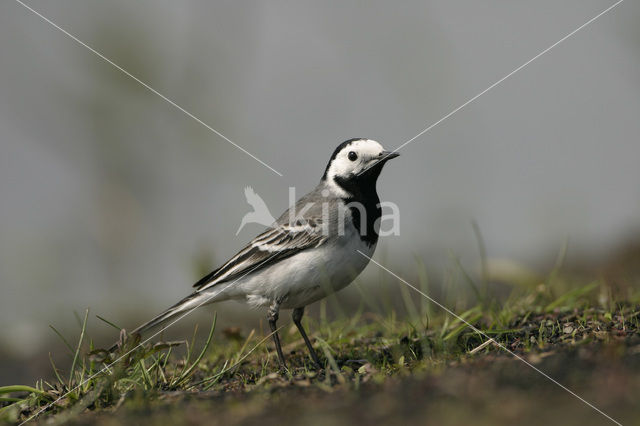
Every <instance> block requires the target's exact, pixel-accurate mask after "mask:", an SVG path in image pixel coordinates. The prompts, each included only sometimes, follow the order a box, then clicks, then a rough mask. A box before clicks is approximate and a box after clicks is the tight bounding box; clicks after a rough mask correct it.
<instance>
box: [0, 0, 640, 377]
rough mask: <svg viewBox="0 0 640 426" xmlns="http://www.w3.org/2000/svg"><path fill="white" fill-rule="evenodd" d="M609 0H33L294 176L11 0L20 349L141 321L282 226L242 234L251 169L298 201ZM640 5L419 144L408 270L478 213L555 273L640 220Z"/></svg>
mask: <svg viewBox="0 0 640 426" xmlns="http://www.w3.org/2000/svg"><path fill="white" fill-rule="evenodd" d="M612 3H613V2H612V1H604V0H571V1H569V0H567V1H562V2H557V1H550V0H541V1H535V2H533V1H497V0H496V1H482V2H479V1H475V0H464V1H410V2H409V1H408V2H401V3H400V2H381V1H377V2H372V1H371V2H337V1H336V2H306V1H305V2H284V1H267V2H264V1H256V2H234V1H215V2H210V1H204V0H202V1H182V2H169V1H149V0H139V1H136V2H130V1H121V0H112V1H109V2H104V1H97V0H75V1H72V0H56V1H44V0H38V1H36V0H31V1H29V2H28V4H29V5H31V6H32V7H34V8H35V9H37V10H38V11H39V12H40V13H42V14H43V15H45V16H47V17H48V18H50V19H51V20H53V21H54V22H55V23H57V24H58V25H60V26H61V27H63V28H65V29H66V30H68V31H69V32H71V33H72V34H74V35H75V36H77V37H78V38H79V39H81V40H82V41H84V42H86V43H87V44H89V45H90V46H92V47H94V48H95V49H97V50H98V51H100V52H102V53H103V54H104V55H106V56H107V57H109V58H110V59H112V60H113V61H114V62H115V63H117V64H118V65H120V66H122V67H123V68H125V69H127V70H128V71H130V72H131V73H132V74H134V75H136V76H137V77H139V78H140V79H142V80H143V81H145V82H147V83H148V84H149V85H151V86H152V87H154V88H155V89H157V90H158V91H160V92H161V93H163V94H165V95H166V96H168V97H169V98H171V99H173V100H174V101H175V102H177V103H178V104H179V105H181V106H182V107H184V108H185V109H187V110H188V111H190V112H192V113H193V114H195V115H196V116H198V117H199V118H201V119H202V120H203V121H205V122H206V123H208V124H210V125H211V126H212V127H214V128H215V129H217V130H219V131H220V132H221V133H223V134H224V135H226V136H227V137H229V138H230V139H232V140H233V141H235V142H236V143H238V144H240V145H241V146H243V147H244V148H246V149H247V150H249V151H250V152H251V153H253V154H255V155H256V156H257V157H259V158H261V159H262V160H264V161H265V162H267V163H268V164H270V165H271V166H273V167H274V168H276V169H277V170H279V171H281V172H282V173H283V174H284V177H279V176H277V175H276V174H274V173H273V172H272V171H270V170H269V169H267V168H265V167H264V166H262V165H260V164H259V163H257V162H256V161H254V160H253V159H252V158H250V157H249V156H247V155H245V154H244V153H242V152H241V151H239V150H238V149H236V148H235V147H233V146H232V145H230V144H229V143H227V142H226V141H224V140H222V139H221V138H220V137H218V136H216V135H215V134H213V133H211V132H210V131H208V130H207V129H205V128H204V127H202V126H201V125H200V124H198V123H197V122H195V121H194V120H192V119H191V118H189V117H187V116H186V115H185V114H183V113H182V112H180V111H178V110H177V109H175V108H174V107H172V106H171V105H169V104H168V103H167V102H165V101H163V100H162V99H161V98H159V97H158V96H156V95H155V94H153V93H151V92H149V91H148V90H146V89H145V88H143V87H142V86H140V85H139V84H138V83H136V82H135V81H133V80H132V79H131V78H129V77H127V76H126V75H124V74H123V73H121V72H120V71H118V70H116V69H115V68H114V67H112V66H111V65H109V64H107V63H106V62H104V61H103V60H102V59H100V58H98V57H97V56H96V55H94V54H93V53H91V52H90V51H88V50H87V49H86V48H84V47H82V46H80V45H78V44H77V43H76V42H74V41H73V40H71V39H70V38H68V37H67V36H65V35H64V34H62V33H61V32H59V31H58V30H56V29H54V28H53V27H52V26H50V25H49V24H47V23H45V22H44V21H42V20H41V19H40V18H38V17H37V16H35V15H34V14H32V13H31V12H29V11H28V10H26V9H25V8H23V7H22V6H20V5H19V4H18V3H16V2H14V1H10V0H7V1H3V2H1V3H0V129H1V131H0V286H1V287H0V288H1V294H0V323H1V324H2V327H0V346H2V350H0V356H5V357H13V358H16V357H22V358H21V359H23V360H24V359H28V357H33V356H39V355H42V354H43V353H46V352H47V350H49V348H50V345H51V342H52V340H54V339H56V338H55V336H54V335H53V333H52V332H51V331H50V330H49V329H48V324H53V325H55V326H56V327H58V328H59V329H61V330H63V331H65V332H68V333H70V334H72V333H77V324H76V320H75V319H74V315H73V311H74V310H75V311H79V312H81V311H83V310H84V309H85V308H86V307H90V308H91V312H92V314H99V315H103V316H105V317H107V318H109V319H111V320H113V321H115V322H118V323H119V324H120V325H122V326H127V327H131V326H133V325H136V324H135V322H137V321H139V320H143V319H146V318H147V317H148V315H150V314H152V313H155V312H157V311H159V310H160V309H163V308H165V307H166V306H167V305H169V304H171V303H173V302H175V301H176V300H177V299H178V298H179V297H182V296H183V295H185V294H186V293H187V292H188V291H190V285H191V283H192V282H194V281H195V280H196V279H198V278H199V275H200V274H201V273H203V272H205V269H206V268H207V267H214V266H216V265H217V264H218V263H219V262H221V261H224V260H225V259H226V258H227V257H229V256H231V255H233V254H234V253H235V251H236V250H238V249H240V248H241V246H242V245H243V243H245V242H246V241H247V240H248V239H249V238H251V237H252V236H253V235H254V234H256V233H258V232H259V231H260V230H261V228H260V227H259V226H257V225H249V226H246V227H245V228H244V229H243V231H242V232H241V233H240V235H239V236H237V237H236V236H235V231H236V229H237V228H238V225H239V223H240V219H241V217H242V216H243V215H244V214H245V213H247V212H248V211H249V210H250V207H249V206H248V205H247V204H246V202H245V197H244V193H243V188H244V187H245V186H246V185H251V186H253V188H254V189H255V190H256V192H257V193H259V194H260V195H261V196H262V197H263V198H264V199H265V201H266V202H267V203H268V205H269V206H270V207H271V209H272V212H273V213H274V214H279V213H280V212H281V211H283V210H284V209H285V208H286V207H287V203H288V187H289V186H295V187H296V190H297V193H298V195H302V194H303V193H304V192H306V191H307V190H309V189H311V188H312V187H313V186H314V185H315V184H316V183H317V181H318V179H319V178H320V176H321V174H322V171H323V169H324V166H325V164H326V162H327V160H328V158H329V155H330V154H331V152H332V150H333V149H334V147H335V146H336V145H337V144H338V143H339V142H341V141H343V140H345V139H348V138H351V137H368V138H372V139H376V140H378V141H380V142H381V143H383V144H384V145H385V147H387V148H395V147H396V146H398V145H400V144H401V143H403V142H404V141H406V140H408V139H409V138H411V137H413V136H414V135H416V134H417V133H418V132H419V131H421V130H422V129H424V128H425V127H427V126H428V125H430V124H431V123H433V122H435V121H437V120H438V119H440V118H441V117H442V116H444V115H445V114H447V113H448V112H449V111H451V110H453V109H454V108H456V107H457V106H459V105H460V104H462V103H463V102H465V101H466V100H467V99H469V98H470V97H472V96H474V95H476V94H477V93H479V92H480V91H482V90H484V89H485V88H486V87H488V86H489V85H490V84H492V83H493V82H495V81H496V80H498V79H499V78H501V77H503V76H504V75H506V74H507V73H509V72H510V71H512V70H513V69H515V68H516V67H517V66H519V65H521V64H522V63H524V62H525V61H527V60H529V59H530V58H532V57H533V56H535V55H536V54H538V53H539V52H540V51H542V50H543V49H545V48H546V47H548V46H550V45H551V44H553V43H554V42H556V41H557V40H559V39H560V38H562V37H563V36H565V35H566V34H568V33H569V32H570V31H572V30H574V29H575V28H577V27H578V26H580V25H582V24H583V23H585V22H586V21H587V20H589V19H590V18H592V17H593V16H595V15H596V14H598V13H599V12H600V11H602V10H603V9H605V8H606V7H608V6H610V5H611V4H612ZM639 20H640V3H639V2H637V1H626V2H624V3H623V4H621V5H620V6H619V7H618V8H616V9H614V10H613V11H612V12H611V13H609V14H607V15H605V16H603V17H602V18H600V19H599V20H597V21H596V22H594V23H593V24H592V25H590V26H588V27H587V28H585V29H584V30H582V31H581V32H579V33H578V34H576V35H575V36H574V37H572V38H570V39H569V40H567V41H566V42H564V43H562V44H561V45H559V46H558V47H557V48H555V49H554V50H552V51H551V52H549V53H548V54H546V55H544V56H543V57H541V58H540V59H538V60H537V61H535V62H534V63H532V64H531V65H529V66H528V67H526V68H525V69H523V70H522V71H521V72H519V73H517V74H516V75H514V76H513V77H512V78H510V79H508V80H507V81H505V82H504V83H503V84H501V85H500V86H498V87H496V88H495V89H493V90H492V91H490V92H489V93H487V94H485V95H484V96H482V97H481V98H479V99H478V100H477V101H476V102H474V103H473V104H471V105H469V106H468V107H467V108H465V109H463V110H461V111H460V112H458V113H457V114H455V115H454V116H452V117H451V118H450V119H448V120H446V121H445V122H443V123H442V124H440V125H439V126H437V127H436V128H434V129H433V130H432V131H430V132H428V133H427V134H425V135H423V136H422V137H420V138H419V139H418V140H416V141H415V142H413V143H412V144H410V145H408V146H407V147H406V148H404V149H403V150H402V152H401V153H402V157H400V159H398V160H396V161H394V162H393V163H390V164H389V165H388V167H387V168H386V170H385V171H384V173H383V175H382V178H381V180H380V182H379V193H380V194H381V198H382V199H383V200H388V201H393V202H395V203H396V204H398V206H399V207H400V209H401V229H400V231H401V232H400V235H399V236H396V237H388V238H385V239H384V240H383V241H381V243H380V245H379V248H378V253H377V256H378V257H379V258H380V259H383V261H384V262H385V264H387V265H389V266H390V267H392V268H393V269H394V270H396V271H397V272H399V273H401V275H404V276H405V277H407V278H410V279H412V278H413V277H415V275H416V266H415V265H416V260H415V259H416V257H417V258H419V259H422V261H424V262H425V264H426V265H427V267H428V270H429V271H430V272H431V271H433V273H434V274H435V275H437V274H438V273H439V271H440V270H441V269H442V268H445V267H446V264H447V262H449V253H454V254H455V255H457V256H460V258H461V259H462V261H463V263H464V264H466V265H468V267H469V269H470V270H473V269H474V268H475V266H477V262H478V245H477V241H476V238H475V235H474V233H473V230H472V227H471V225H470V224H471V222H472V221H476V222H477V224H478V226H479V228H480V230H481V232H482V234H483V236H484V240H485V243H486V246H487V253H488V256H489V257H490V258H497V259H509V260H510V261H513V262H519V263H521V264H523V265H526V266H527V267H528V268H531V269H532V270H534V271H535V270H539V271H541V273H544V271H545V268H546V267H547V266H548V265H549V264H550V263H552V262H553V260H554V258H555V256H556V253H557V252H558V250H559V249H560V247H561V246H562V244H563V242H564V241H565V239H566V238H569V241H570V242H569V256H570V257H571V256H573V257H574V258H576V259H577V258H580V259H583V260H585V261H586V262H590V261H597V260H598V259H602V258H604V257H606V256H607V255H608V254H609V253H610V252H611V250H613V249H614V248H615V247H617V246H618V245H620V244H623V243H624V242H625V241H627V240H629V239H632V238H634V236H636V235H637V233H638V232H639V231H640V185H639V182H640V168H639V167H638V160H639V159H640V141H639V138H638V135H640V120H639V119H638V117H639V113H640V27H639V26H638V24H637V23H638V21H639ZM379 275H380V273H379V271H378V270H376V268H375V267H373V266H370V267H369V268H368V269H367V271H366V272H365V275H364V277H363V279H362V282H363V283H368V282H371V283H373V284H371V285H374V284H375V283H377V282H379V281H380V279H379ZM368 277H369V278H368ZM386 285H388V286H389V291H390V292H395V291H397V284H396V283H394V282H388V283H387V284H386ZM347 291H352V290H347ZM352 294H355V295H357V293H352ZM221 309H222V310H223V312H226V317H225V318H227V321H234V320H237V319H240V318H244V317H246V316H247V315H250V318H258V317H261V316H262V313H259V312H258V313H256V312H250V311H249V310H248V309H247V308H245V307H243V306H241V305H236V304H231V305H228V306H227V305H225V306H223V307H222V308H221ZM185 322H189V320H185ZM191 325H192V324H191ZM92 327H94V329H95V328H100V327H102V329H103V331H104V332H105V333H107V334H108V333H111V334H113V333H115V331H114V330H109V329H108V328H107V329H105V328H104V326H103V325H99V324H95V323H93V325H92ZM112 337H113V336H112ZM4 374H9V372H5V373H4ZM4 377H5V378H3V379H2V381H3V382H4V381H9V380H8V379H6V378H7V377H8V376H6V375H5V376H4ZM5 379H6V380H5Z"/></svg>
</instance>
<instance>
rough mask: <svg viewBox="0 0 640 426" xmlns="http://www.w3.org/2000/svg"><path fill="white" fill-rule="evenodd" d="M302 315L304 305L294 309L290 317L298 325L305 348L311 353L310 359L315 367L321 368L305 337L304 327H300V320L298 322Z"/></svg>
mask: <svg viewBox="0 0 640 426" xmlns="http://www.w3.org/2000/svg"><path fill="white" fill-rule="evenodd" d="M302 315H304V307H302V308H296V309H294V310H293V314H292V315H291V317H292V318H293V322H294V323H295V325H296V327H298V331H300V334H302V338H303V339H304V343H306V345H307V348H308V349H309V353H310V354H311V359H313V363H314V364H315V365H316V368H317V369H318V370H321V369H322V366H321V364H320V360H319V359H318V355H317V354H316V351H315V350H314V349H313V346H311V342H310V341H309V338H308V337H307V333H305V331H304V328H303V327H302V322H300V321H301V320H302Z"/></svg>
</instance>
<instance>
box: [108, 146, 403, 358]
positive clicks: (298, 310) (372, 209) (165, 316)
mask: <svg viewBox="0 0 640 426" xmlns="http://www.w3.org/2000/svg"><path fill="white" fill-rule="evenodd" d="M398 155H399V154H398V153H397V152H395V151H386V150H385V149H384V148H383V147H382V145H381V144H380V143H378V142H376V141H374V140H371V139H363V138H355V139H349V140H347V141H344V142H342V143H341V144H340V145H338V147H337V148H336V149H335V150H334V151H333V154H332V155H331V158H330V159H329V162H328V164H327V166H326V168H325V170H324V173H323V175H322V177H321V179H320V182H319V183H318V184H317V186H316V187H315V188H314V189H313V190H311V191H310V192H309V193H307V194H306V195H304V196H302V197H301V198H300V199H299V200H298V201H297V202H296V203H295V204H294V205H293V206H292V207H290V208H289V209H287V210H286V211H285V212H284V213H283V214H282V215H281V216H280V217H279V218H278V219H277V220H276V221H275V222H274V223H273V224H272V226H270V227H269V228H267V229H266V230H265V231H264V232H262V233H261V234H259V235H258V236H257V237H255V238H254V239H253V240H251V241H250V242H249V243H248V244H247V245H246V246H245V247H244V248H243V249H242V250H240V251H239V252H238V253H237V254H236V255H235V256H233V257H232V258H231V259H229V260H228V261H227V262H225V263H224V264H223V265H222V266H220V267H219V268H217V269H215V270H213V271H212V272H211V273H209V274H207V275H206V276H204V277H202V278H201V279H200V280H199V281H198V282H196V283H195V284H194V285H193V286H194V287H195V291H193V292H192V293H191V294H189V295H188V296H186V297H185V298H184V299H182V300H180V301H179V302H178V303H176V304H174V305H173V306H171V307H170V308H168V309H167V310H165V311H164V312H162V313H161V314H159V315H157V316H156V317H154V318H153V319H151V320H150V321H148V322H146V323H144V324H142V325H141V326H139V327H137V328H136V329H134V330H133V331H132V332H131V333H130V334H131V335H136V334H144V333H146V332H149V331H150V330H152V329H155V328H156V327H159V326H161V325H163V324H165V323H167V322H168V321H170V320H171V319H173V318H175V317H177V316H178V315H181V314H184V315H186V313H188V312H190V311H191V310H194V309H196V308H199V307H200V306H203V305H207V304H210V303H214V302H220V301H224V300H230V299H232V300H242V301H245V302H247V303H248V304H249V305H250V306H252V307H266V308H267V320H268V323H269V327H270V329H271V332H272V338H273V342H274V344H275V347H276V352H277V355H278V361H279V366H280V368H281V369H284V370H286V368H287V364H286V361H285V358H284V355H283V353H282V347H281V344H280V338H279V336H278V331H277V321H278V318H279V312H280V309H292V310H293V312H292V319H293V322H294V324H295V325H296V327H297V328H298V331H299V332H300V334H301V336H302V338H303V339H304V342H305V345H306V346H307V349H308V350H309V354H310V356H311V360H312V361H313V363H314V365H315V366H316V368H318V369H321V368H322V367H321V363H320V359H319V358H318V355H317V354H316V352H315V350H314V348H313V345H312V344H311V341H310V340H309V337H308V336H307V333H306V332H305V330H304V327H303V326H302V322H301V320H302V317H303V315H304V309H305V307H306V306H308V305H310V304H311V303H313V302H315V301H318V300H320V299H322V298H324V297H326V296H328V295H329V294H332V293H334V292H337V291H339V290H341V289H343V288H344V287H346V286H347V285H349V284H350V283H351V282H352V281H353V280H354V279H355V278H356V277H357V276H358V275H359V274H360V272H362V270H363V269H364V268H365V267H366V266H367V264H368V263H369V258H370V257H371V256H372V255H373V253H374V251H375V248H376V245H377V243H378V236H379V235H378V231H379V221H380V218H381V206H380V199H379V197H378V193H377V190H376V182H377V180H378V177H379V175H380V172H381V171H382V168H383V166H384V165H385V164H386V162H387V161H389V160H390V159H392V158H395V157H397V156H398ZM252 192H253V191H248V190H247V194H248V193H252ZM247 199H249V197H248V196H247ZM358 252H360V253H358ZM362 254H365V255H366V256H363V255H362ZM115 348H116V345H114V347H112V348H111V350H110V351H113V350H115Z"/></svg>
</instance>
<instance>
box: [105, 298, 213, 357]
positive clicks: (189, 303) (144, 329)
mask: <svg viewBox="0 0 640 426" xmlns="http://www.w3.org/2000/svg"><path fill="white" fill-rule="evenodd" d="M224 287H225V286H220V288H215V290H216V291H214V292H198V291H196V292H194V293H191V294H190V295H188V296H187V297H185V298H184V299H182V300H181V301H179V302H178V303H176V304H175V305H173V306H171V307H170V308H169V309H166V310H165V311H164V312H162V313H161V314H159V315H156V316H155V317H154V318H153V319H151V320H150V321H147V322H145V323H144V324H142V325H141V326H139V327H137V328H135V329H134V330H133V331H131V332H130V333H129V334H132V335H133V334H141V335H144V334H145V333H148V332H150V331H152V330H154V329H156V328H159V327H160V326H162V325H164V324H166V323H168V322H169V321H171V320H172V319H174V318H176V317H178V316H179V315H188V314H189V313H190V311H193V310H195V309H196V308H198V307H200V306H203V305H206V304H208V303H213V302H217V301H219V300H222V299H221V298H219V297H218V296H220V293H222V290H224ZM117 347H118V343H115V344H114V345H113V346H111V348H109V352H114V351H115V350H116V349H117Z"/></svg>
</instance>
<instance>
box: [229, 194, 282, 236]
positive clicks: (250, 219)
mask: <svg viewBox="0 0 640 426" xmlns="http://www.w3.org/2000/svg"><path fill="white" fill-rule="evenodd" d="M244 196H245V198H246V199H247V203H249V205H250V206H251V207H253V211H252V212H249V213H247V214H245V215H244V216H243V217H242V221H241V222H240V227H239V228H238V230H237V231H236V235H238V234H239V233H240V231H241V230H242V228H244V226H245V225H246V224H247V223H257V224H260V225H264V226H271V225H272V224H273V223H274V222H275V221H276V220H275V219H274V217H273V216H272V215H271V212H270V211H269V208H268V207H267V204H266V203H265V202H264V200H263V199H262V198H261V197H260V196H259V195H258V194H256V192H255V191H254V190H253V188H252V187H250V186H247V187H246V188H245V189H244Z"/></svg>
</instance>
